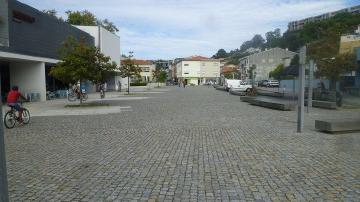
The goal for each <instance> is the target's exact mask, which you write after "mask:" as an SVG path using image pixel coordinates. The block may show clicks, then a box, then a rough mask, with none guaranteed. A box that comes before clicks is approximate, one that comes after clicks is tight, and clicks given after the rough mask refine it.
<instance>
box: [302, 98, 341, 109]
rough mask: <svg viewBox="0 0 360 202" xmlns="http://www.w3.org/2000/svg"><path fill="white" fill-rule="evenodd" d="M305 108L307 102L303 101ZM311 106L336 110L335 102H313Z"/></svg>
mask: <svg viewBox="0 0 360 202" xmlns="http://www.w3.org/2000/svg"><path fill="white" fill-rule="evenodd" d="M305 106H307V100H305ZM312 106H313V107H317V108H324V109H336V102H330V101H321V100H313V101H312Z"/></svg>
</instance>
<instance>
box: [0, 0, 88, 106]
mask: <svg viewBox="0 0 360 202" xmlns="http://www.w3.org/2000/svg"><path fill="white" fill-rule="evenodd" d="M69 36H73V37H75V38H77V39H80V38H81V39H83V40H85V42H86V43H88V44H94V38H93V37H92V36H90V35H89V34H88V33H86V32H84V31H81V30H80V29H77V28H76V27H74V26H72V25H70V24H67V23H65V22H62V21H60V20H58V19H57V18H55V17H52V16H49V15H47V14H44V13H43V12H41V11H38V10H36V9H34V8H32V7H30V6H28V5H25V4H23V3H20V2H18V1H16V0H0V71H1V72H0V73H1V92H2V96H3V97H4V95H5V93H7V92H8V91H9V89H10V86H12V85H18V86H19V88H20V91H21V92H23V93H25V94H32V93H36V94H39V95H40V96H39V97H40V100H45V99H46V86H47V85H48V86H53V85H56V82H58V81H55V80H54V79H53V78H50V77H49V76H48V72H49V70H50V67H52V66H54V64H55V63H57V62H58V59H59V55H58V50H59V48H60V46H61V44H62V42H64V41H65V40H66V39H67V38H68V37H69Z"/></svg>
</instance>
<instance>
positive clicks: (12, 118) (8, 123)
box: [4, 102, 30, 129]
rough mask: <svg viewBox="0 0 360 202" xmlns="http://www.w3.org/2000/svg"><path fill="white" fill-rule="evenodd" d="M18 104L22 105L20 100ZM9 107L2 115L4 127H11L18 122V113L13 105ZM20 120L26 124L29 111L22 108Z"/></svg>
mask: <svg viewBox="0 0 360 202" xmlns="http://www.w3.org/2000/svg"><path fill="white" fill-rule="evenodd" d="M20 106H21V107H22V102H20ZM9 107H10V110H9V111H7V112H6V113H5V116H4V125H5V127H6V128H8V129H11V128H14V127H15V124H16V123H20V122H19V121H20V117H18V115H17V114H18V113H16V112H17V111H16V109H15V108H14V107H13V106H9ZM22 108H23V107H22ZM22 120H23V122H22V123H24V124H28V123H29V122H30V112H29V110H27V109H26V108H23V113H22Z"/></svg>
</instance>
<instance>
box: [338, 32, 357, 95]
mask: <svg viewBox="0 0 360 202" xmlns="http://www.w3.org/2000/svg"><path fill="white" fill-rule="evenodd" d="M339 53H340V54H344V53H353V54H355V55H356V58H357V69H356V71H353V72H349V73H348V74H346V75H343V78H342V85H343V86H344V87H356V88H359V87H360V26H359V28H358V30H357V31H356V32H355V34H351V35H344V36H341V39H340V48H339Z"/></svg>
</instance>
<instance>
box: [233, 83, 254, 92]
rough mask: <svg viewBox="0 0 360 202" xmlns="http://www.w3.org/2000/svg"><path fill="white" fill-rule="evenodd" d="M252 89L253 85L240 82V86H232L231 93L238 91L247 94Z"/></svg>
mask: <svg viewBox="0 0 360 202" xmlns="http://www.w3.org/2000/svg"><path fill="white" fill-rule="evenodd" d="M251 89H252V85H250V84H248V83H246V82H240V83H239V84H238V85H233V86H231V88H230V90H231V91H238V92H247V91H250V90H251Z"/></svg>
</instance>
